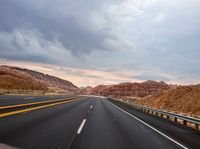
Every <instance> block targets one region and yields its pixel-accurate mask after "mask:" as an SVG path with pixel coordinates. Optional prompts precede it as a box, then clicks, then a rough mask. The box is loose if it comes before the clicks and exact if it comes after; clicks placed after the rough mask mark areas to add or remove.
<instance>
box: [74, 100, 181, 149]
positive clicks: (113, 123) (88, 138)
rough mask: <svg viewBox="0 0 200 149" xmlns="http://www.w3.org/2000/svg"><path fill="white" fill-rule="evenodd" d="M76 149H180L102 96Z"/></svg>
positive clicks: (89, 117) (76, 141)
mask: <svg viewBox="0 0 200 149" xmlns="http://www.w3.org/2000/svg"><path fill="white" fill-rule="evenodd" d="M93 106H94V107H93V110H92V111H91V113H90V115H89V116H88V118H87V122H86V123H85V126H84V128H83V130H82V132H81V134H80V135H78V136H77V137H76V138H75V140H74V142H73V144H72V149H122V148H125V149H131V148H135V149H146V148H159V149H164V148H165V149H178V148H181V147H180V146H178V145H177V144H175V143H173V142H172V141H170V140H168V139H166V138H165V137H163V136H161V135H160V134H158V133H157V132H155V131H153V130H152V129H149V128H148V127H146V126H145V125H143V124H142V123H140V122H139V121H137V120H135V119H133V118H132V117H130V116H128V115H127V114H125V113H123V112H122V111H120V110H119V109H117V108H116V107H114V106H113V105H111V104H110V103H109V102H108V101H107V100H102V99H98V100H97V102H96V104H95V105H93Z"/></svg>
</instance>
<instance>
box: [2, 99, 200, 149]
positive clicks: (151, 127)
mask: <svg viewBox="0 0 200 149" xmlns="http://www.w3.org/2000/svg"><path fill="white" fill-rule="evenodd" d="M13 97H14V96H12V97H6V98H4V97H1V98H0V107H3V106H8V105H15V104H24V101H26V102H25V103H27V100H28V101H29V102H28V103H31V102H38V101H43V100H45V101H48V100H52V98H51V97H52V96H48V97H33V98H29V99H27V97H23V99H21V98H22V97H14V98H13ZM11 98H12V99H11ZM64 98H66V101H58V102H57V103H53V104H52V103H45V104H44V105H41V104H39V105H37V106H36V107H40V108H38V109H33V107H26V106H25V107H21V109H16V108H13V109H11V111H14V112H13V113H12V112H11V111H9V112H11V115H8V116H2V117H0V149H1V148H2V149H6V148H10V147H11V148H14V147H15V148H22V149H179V148H180V149H181V148H196V149H198V148H200V133H199V132H198V131H196V130H193V129H191V128H188V127H185V126H182V125H180V124H176V123H174V122H171V121H168V120H165V119H161V118H158V117H155V116H152V115H149V114H146V113H142V112H139V111H137V110H133V109H130V108H129V107H128V106H126V105H123V104H121V103H119V102H116V101H109V100H106V99H102V98H98V97H84V98H82V97H81V98H80V97H77V98H75V99H74V98H73V99H70V98H71V97H68V96H65V97H62V96H60V97H53V99H56V100H57V99H64ZM3 99H4V102H2V101H3ZM14 99H16V101H14ZM20 99H21V100H20ZM34 108H35V106H34ZM24 109H30V110H28V111H26V112H20V113H15V111H19V110H24ZM6 112H8V111H1V113H0V115H1V114H2V113H6ZM7 145H8V146H7ZM5 146H6V147H5Z"/></svg>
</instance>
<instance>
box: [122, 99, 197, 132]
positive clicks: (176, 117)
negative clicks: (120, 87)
mask: <svg viewBox="0 0 200 149" xmlns="http://www.w3.org/2000/svg"><path fill="white" fill-rule="evenodd" d="M118 101H119V100H118ZM120 101H121V102H123V103H126V104H128V105H129V106H131V107H132V108H134V109H137V110H140V111H143V112H146V113H149V114H152V115H156V116H159V117H161V118H166V119H169V120H173V121H174V122H179V121H180V120H181V121H182V124H183V125H186V126H189V127H193V128H195V129H197V130H199V128H200V119H198V118H193V117H189V116H184V115H181V114H176V113H172V112H166V111H162V110H159V109H154V108H150V107H147V106H142V105H138V104H135V103H130V102H124V101H122V100H120ZM189 124H190V125H189Z"/></svg>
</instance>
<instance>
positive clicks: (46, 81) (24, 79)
mask: <svg viewBox="0 0 200 149" xmlns="http://www.w3.org/2000/svg"><path fill="white" fill-rule="evenodd" d="M0 89H6V90H17V89H18V90H40V91H43V92H52V93H55V92H63V93H64V92H65V93H73V92H77V91H78V90H79V88H78V87H76V86H75V85H74V84H72V83H71V82H69V81H67V80H63V79H60V78H58V77H55V76H50V75H48V74H43V73H41V72H37V71H33V70H28V69H23V68H19V67H12V66H0Z"/></svg>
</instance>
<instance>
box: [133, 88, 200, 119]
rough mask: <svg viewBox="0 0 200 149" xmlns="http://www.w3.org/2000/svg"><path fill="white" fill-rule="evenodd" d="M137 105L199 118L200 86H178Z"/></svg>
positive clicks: (141, 100)
mask: <svg viewBox="0 0 200 149" xmlns="http://www.w3.org/2000/svg"><path fill="white" fill-rule="evenodd" d="M137 103H139V104H143V105H147V106H150V107H153V108H157V109H163V110H166V111H173V112H178V113H182V114H184V113H185V114H189V115H198V116H200V85H190V86H178V87H177V88H174V89H170V90H167V91H163V92H161V93H159V94H156V95H153V96H151V97H150V98H148V99H140V100H137Z"/></svg>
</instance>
